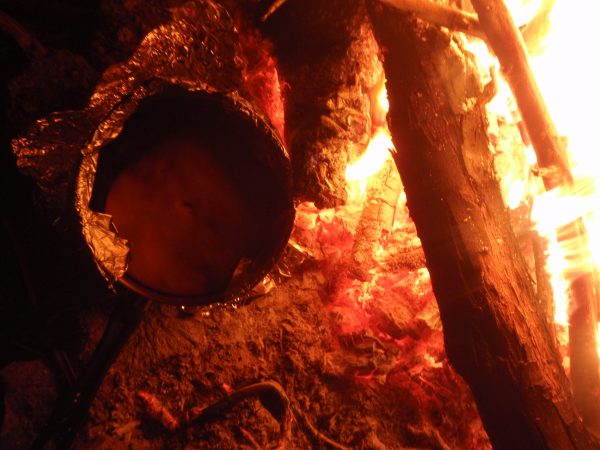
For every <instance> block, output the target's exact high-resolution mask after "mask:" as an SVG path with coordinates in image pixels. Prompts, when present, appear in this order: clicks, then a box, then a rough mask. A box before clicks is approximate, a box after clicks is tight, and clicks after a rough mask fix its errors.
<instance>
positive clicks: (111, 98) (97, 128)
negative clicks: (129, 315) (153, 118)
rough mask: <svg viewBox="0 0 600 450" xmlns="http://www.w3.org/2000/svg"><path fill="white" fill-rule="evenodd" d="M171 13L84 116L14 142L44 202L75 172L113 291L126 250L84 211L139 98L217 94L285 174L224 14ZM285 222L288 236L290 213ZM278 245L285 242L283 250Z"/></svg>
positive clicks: (48, 123) (242, 290)
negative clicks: (263, 141)
mask: <svg viewBox="0 0 600 450" xmlns="http://www.w3.org/2000/svg"><path fill="white" fill-rule="evenodd" d="M171 13H172V20H171V21H170V22H168V23H166V24H163V25H161V26H159V27H158V28H156V29H154V30H152V31H151V32H150V33H149V34H148V35H146V37H145V38H144V39H143V41H142V42H141V44H140V46H139V47H138V49H137V51H136V52H135V53H134V55H133V56H132V57H131V58H130V59H129V60H128V61H126V62H124V63H122V64H118V65H115V66H113V67H110V68H109V69H107V70H106V71H105V73H104V75H103V77H102V79H101V81H100V82H99V84H98V86H97V88H96V90H95V91H94V93H93V95H92V97H91V99H90V103H89V105H88V106H87V108H86V109H85V110H83V111H67V112H58V113H54V114H52V115H50V116H49V117H47V118H44V119H41V120H39V121H37V122H36V123H35V124H34V125H33V126H32V128H31V130H30V131H29V132H28V134H27V135H26V136H24V137H21V138H18V139H15V140H14V141H13V151H14V153H15V155H16V156H17V164H18V166H19V167H20V169H21V170H22V171H24V172H25V173H27V174H29V175H32V176H33V177H34V178H35V179H36V180H37V182H38V186H39V188H40V189H41V191H42V192H43V193H45V194H47V195H48V198H49V199H50V200H49V201H51V200H55V198H54V197H59V198H60V199H63V200H64V198H68V197H69V195H68V182H67V181H65V180H68V179H69V177H70V176H71V174H72V173H73V171H75V170H77V165H79V169H78V175H77V180H76V187H75V207H76V209H77V212H78V213H79V215H80V218H81V225H82V232H83V235H84V237H85V239H86V241H87V243H88V245H89V247H90V249H91V250H92V252H93V255H94V258H95V261H96V264H97V266H98V268H99V269H100V271H101V272H102V274H103V275H104V276H105V278H106V279H107V280H108V281H109V282H110V283H111V284H112V283H114V282H115V281H117V280H118V279H120V278H121V277H123V275H124V274H125V272H126V270H127V256H128V253H129V247H128V244H127V242H126V240H124V239H122V238H120V237H118V236H117V235H116V234H115V233H114V231H113V228H112V225H111V217H110V216H109V215H107V214H103V213H98V212H95V211H92V210H91V209H90V206H89V204H90V199H91V197H92V190H93V186H94V180H95V174H96V169H97V164H98V157H99V151H100V149H101V148H103V147H104V146H105V145H106V144H107V143H108V142H110V141H111V140H113V139H115V138H116V137H117V136H119V134H120V133H121V131H122V129H123V126H124V123H125V121H126V120H127V118H128V117H129V116H130V115H131V114H133V113H134V112H135V110H136V108H137V106H138V105H139V103H140V102H141V101H142V100H143V99H144V98H147V97H149V96H151V95H155V94H158V93H160V92H161V91H162V90H164V89H166V88H167V87H169V86H173V85H175V86H178V87H183V88H185V89H187V90H188V91H199V92H206V93H215V94H218V95H220V96H221V98H222V103H223V106H224V107H225V108H227V109H228V110H231V111H235V112H236V113H237V114H241V115H242V116H244V117H245V118H246V119H247V120H250V121H251V122H252V123H253V124H254V126H256V127H257V128H258V129H259V130H261V132H264V133H265V135H266V136H268V137H269V139H270V141H271V142H272V143H273V148H274V149H275V152H274V154H273V155H264V157H265V158H267V159H268V160H267V161H266V162H267V164H271V165H272V166H273V167H275V165H280V166H281V165H282V162H283V167H282V169H283V170H288V171H289V164H288V162H289V155H288V154H287V151H286V150H285V147H284V145H283V143H282V141H281V139H280V137H279V135H278V133H277V131H276V130H275V129H274V127H273V126H272V125H271V124H270V122H269V121H268V119H266V117H265V116H264V114H263V113H262V112H261V111H259V110H258V109H257V108H256V107H255V106H254V105H253V104H252V103H251V102H250V101H248V100H247V99H246V98H245V97H244V93H243V91H242V88H241V86H243V84H242V62H241V58H240V56H239V55H240V49H239V48H238V43H239V39H237V34H236V33H237V31H236V29H235V26H234V24H233V21H232V19H231V17H230V16H229V14H228V13H227V11H226V10H225V9H224V8H223V7H222V6H220V5H218V4H217V3H215V2H214V1H212V0H194V1H190V2H187V3H185V4H184V5H182V6H181V7H178V8H174V9H172V10H171ZM288 178H289V177H288ZM61 183H62V184H61ZM290 201H291V200H290ZM286 221H287V222H289V224H286V225H285V226H289V228H290V230H291V226H292V222H293V210H292V213H291V216H290V217H288V218H286ZM284 246H285V242H284V243H282V245H281V249H282V250H283V248H284ZM278 256H279V255H278V254H277V255H274V259H273V261H268V262H263V263H262V264H260V265H259V266H260V267H250V268H248V269H247V272H248V271H249V272H253V273H251V274H250V275H248V276H247V277H246V278H247V279H245V277H244V276H242V277H240V279H239V280H237V281H236V280H235V279H234V282H232V286H231V288H230V289H228V291H227V292H226V293H225V295H224V299H227V300H229V299H237V300H240V299H242V298H243V297H244V295H246V294H247V293H248V292H250V291H251V289H252V287H253V286H254V285H255V284H256V283H258V282H259V281H260V280H261V279H262V278H263V277H264V276H265V275H266V273H267V272H268V270H269V269H270V268H271V267H272V265H273V264H274V263H275V259H276V258H277V257H278ZM234 278H235V277H234Z"/></svg>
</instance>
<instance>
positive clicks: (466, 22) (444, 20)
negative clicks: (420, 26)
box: [381, 0, 484, 38]
mask: <svg viewBox="0 0 600 450" xmlns="http://www.w3.org/2000/svg"><path fill="white" fill-rule="evenodd" d="M381 2H382V3H386V4H388V5H390V6H393V7H394V8H396V9H399V10H401V11H407V12H411V13H414V14H415V15H416V16H417V17H419V18H420V19H423V20H425V21H427V22H431V23H433V24H435V25H440V26H442V27H446V28H448V29H450V30H453V31H454V30H456V31H462V32H463V33H467V34H470V35H472V36H477V37H481V38H483V36H484V34H483V32H482V31H481V27H480V26H479V20H478V19H477V16H476V15H475V14H472V13H469V12H467V11H463V10H461V9H457V8H452V7H450V6H445V5H440V4H437V3H434V2H433V1H432V0H381Z"/></svg>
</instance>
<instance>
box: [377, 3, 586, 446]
mask: <svg viewBox="0 0 600 450" xmlns="http://www.w3.org/2000/svg"><path fill="white" fill-rule="evenodd" d="M370 6H371V12H372V17H373V21H374V24H375V31H376V36H377V38H378V40H379V42H380V45H381V46H382V48H383V49H384V58H385V63H384V69H385V72H386V77H387V88H388V94H389V98H390V103H391V106H390V114H389V121H390V126H391V131H392V136H393V139H394V143H395V146H396V148H397V153H396V154H395V159H396V163H397V166H398V169H399V171H400V175H401V177H402V181H403V183H404V186H405V190H406V195H407V199H408V206H409V209H410V213H411V216H412V218H413V220H414V221H415V224H416V227H417V232H418V234H419V237H420V239H421V242H422V244H423V248H424V252H425V256H426V260H427V265H428V268H429V271H430V274H431V280H432V284H433V289H434V292H435V295H436V297H437V301H438V305H439V308H440V312H441V317H442V322H443V326H444V337H445V344H446V352H447V354H448V357H449V360H450V362H451V363H452V364H453V366H454V367H455V368H456V370H457V371H458V372H459V373H460V374H461V375H462V376H463V377H464V378H465V380H466V381H467V383H468V384H469V386H470V387H471V390H472V391H473V394H474V396H475V399H476V401H477V404H478V407H479V411H480V414H481V417H482V419H483V422H484V425H485V427H486V430H487V431H488V433H489V435H490V439H491V441H492V444H493V445H494V447H495V448H498V449H534V448H535V449H538V448H552V449H575V448H577V449H583V448H586V449H587V448H597V443H596V442H595V441H594V439H593V438H592V437H591V435H590V434H589V433H587V432H586V431H585V429H584V427H583V424H582V421H581V419H580V418H579V417H578V415H577V412H576V411H575V407H574V403H573V398H572V395H571V393H570V390H569V383H568V380H567V377H566V375H565V372H564V370H563V368H562V366H561V365H560V360H559V355H558V353H557V350H556V347H555V345H554V341H553V339H552V338H551V334H550V332H549V330H548V324H547V322H546V321H545V319H544V314H543V311H541V310H539V308H537V307H536V305H537V301H536V297H535V294H534V291H533V288H532V283H531V279H530V277H529V275H528V273H527V268H526V264H525V262H524V260H523V257H522V255H521V254H520V252H519V249H518V246H517V243H516V241H515V237H514V235H513V232H512V230H511V227H510V223H509V219H508V215H507V213H506V209H505V207H504V205H503V202H502V198H501V195H500V189H499V186H498V183H497V180H496V178H495V176H494V173H493V161H492V156H491V154H490V152H489V150H488V137H487V134H486V127H487V124H486V119H485V111H484V105H483V104H481V102H479V103H478V102H477V99H478V98H480V92H481V86H477V80H476V75H474V74H473V71H472V68H471V66H470V64H469V61H468V59H467V58H466V56H465V54H463V53H462V52H461V51H460V46H459V43H458V41H457V40H454V39H452V37H451V36H450V35H448V34H446V33H444V32H442V31H440V30H439V29H437V28H434V27H432V26H429V25H427V24H424V23H422V22H419V21H416V20H415V19H414V18H412V17H411V16H410V15H407V14H403V13H397V12H395V11H393V10H391V9H389V8H383V7H380V6H379V5H377V4H376V3H372V4H371V5H370ZM478 92H479V93H478Z"/></svg>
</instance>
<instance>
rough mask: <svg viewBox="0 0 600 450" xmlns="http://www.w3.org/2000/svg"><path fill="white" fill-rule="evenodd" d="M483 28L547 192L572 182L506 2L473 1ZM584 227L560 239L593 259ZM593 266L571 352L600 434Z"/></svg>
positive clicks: (582, 290) (585, 279)
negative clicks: (517, 109)
mask: <svg viewBox="0 0 600 450" xmlns="http://www.w3.org/2000/svg"><path fill="white" fill-rule="evenodd" d="M473 6H474V7H475V10H476V11H477V13H478V15H479V19H480V22H481V26H482V28H483V29H484V31H485V33H486V36H487V38H488V41H489V42H490V44H491V47H492V48H493V50H494V52H495V53H496V55H497V56H498V59H499V60H500V63H501V65H502V67H503V68H504V73H505V76H506V78H507V80H508V82H509V84H510V86H511V89H512V91H513V93H514V96H515V99H516V101H517V104H518V105H519V110H520V111H521V115H522V117H523V121H524V123H525V126H526V127H527V132H528V135H529V137H530V139H531V142H532V144H533V148H534V150H535V152H536V155H537V160H538V163H539V166H540V175H541V176H542V179H543V181H544V186H545V187H546V189H548V190H550V189H553V188H556V187H559V186H567V185H571V184H572V183H573V175H572V174H571V172H570V169H569V162H568V158H567V155H566V145H565V142H564V139H562V138H561V137H560V136H559V134H558V131H557V130H556V127H555V125H554V123H553V121H552V119H551V117H550V114H549V112H548V110H547V107H546V104H545V102H544V100H543V97H542V94H541V92H540V90H539V87H538V85H537V83H536V81H535V77H534V76H533V72H532V70H531V67H530V66H529V61H528V57H527V51H526V49H525V45H524V43H523V40H522V38H521V34H520V33H519V31H518V30H517V28H516V26H515V24H514V22H513V20H512V17H511V15H510V13H509V11H508V9H507V7H506V5H505V4H504V2H503V1H501V0H473ZM585 228H586V227H585V224H584V222H583V220H582V219H578V220H576V221H574V222H572V223H570V224H568V225H565V226H564V227H562V228H561V229H560V230H558V238H559V241H561V240H563V241H564V240H566V239H569V240H574V241H576V242H577V246H578V248H580V249H582V252H584V255H583V259H584V260H585V261H589V258H588V257H586V256H588V255H589V250H588V249H589V242H588V238H587V232H586V229H585ZM594 285H595V281H594V273H593V271H592V268H591V267H586V268H585V270H584V272H583V273H581V274H579V275H577V276H576V277H575V279H573V280H572V281H571V285H570V291H571V305H570V317H569V352H570V357H571V380H572V383H573V393H574V396H575V402H576V404H577V407H578V408H579V410H580V412H581V414H582V415H583V419H584V422H585V423H586V425H587V426H588V427H590V429H592V430H594V432H596V433H600V373H599V372H598V370H599V368H600V363H599V361H598V354H597V350H596V342H597V328H598V325H597V316H596V305H595V302H596V300H595V298H594V297H595V293H594Z"/></svg>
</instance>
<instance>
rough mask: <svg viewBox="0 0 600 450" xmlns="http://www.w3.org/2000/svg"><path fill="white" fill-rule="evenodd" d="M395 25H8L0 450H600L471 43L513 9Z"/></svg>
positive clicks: (352, 15) (242, 9)
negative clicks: (498, 159) (525, 230)
mask: <svg viewBox="0 0 600 450" xmlns="http://www.w3.org/2000/svg"><path fill="white" fill-rule="evenodd" d="M384 3H394V2H387V1H386V2H380V1H374V0H373V1H371V0H369V1H362V0H344V1H341V0H340V1H338V0H332V1H328V2H324V1H320V0H304V1H301V0H287V1H262V0H255V1H248V2H241V1H236V0H222V1H217V0H188V1H183V0H152V1H141V0H95V1H85V2H76V1H69V0H54V1H51V2H38V1H35V0H27V1H13V0H5V1H2V2H0V38H1V40H0V58H1V59H2V62H1V64H0V74H1V76H2V78H3V80H4V83H3V90H2V96H1V97H0V98H1V101H2V113H3V120H2V124H1V127H2V134H1V145H2V153H1V155H2V166H1V167H2V175H1V180H2V181H1V182H2V229H1V233H0V238H1V239H2V246H1V248H0V251H1V254H2V261H5V262H6V264H4V263H3V269H2V280H1V281H2V282H1V283H0V294H1V295H2V297H1V302H0V308H1V314H0V320H1V321H2V326H1V330H2V331H1V334H0V336H1V341H0V357H1V359H0V361H1V369H0V382H1V384H0V394H1V395H2V404H1V407H2V409H1V410H0V416H1V421H2V422H1V431H0V447H1V448H6V449H19V448H76V449H84V448H118V449H120V448H132V449H137V448H149V449H154V448H156V449H159V448H185V449H188V448H189V449H193V448H207V449H208V448H211V449H212V448H221V449H230V448H231V449H234V448H289V449H305V448H339V449H342V448H363V449H384V448H391V449H400V448H422V449H454V448H461V449H463V448H464V449H482V448H490V447H491V446H492V444H493V446H494V448H506V449H509V448H510V449H517V448H524V449H525V448H527V449H531V448H557V449H558V448H560V449H562V448H597V447H596V443H595V440H594V437H593V436H592V434H591V433H589V432H588V431H586V429H585V428H584V427H583V424H582V421H581V419H580V417H579V415H578V413H577V412H576V410H575V406H574V405H575V403H576V402H575V403H574V402H573V398H572V396H571V392H570V388H569V383H568V381H567V378H566V376H565V373H564V371H563V369H562V366H561V365H560V355H559V352H558V350H557V348H556V346H555V345H554V344H555V336H554V334H553V331H552V330H553V328H552V327H553V325H552V324H551V323H549V319H548V310H549V308H550V306H549V305H548V302H547V301H546V302H544V299H543V296H542V295H541V294H540V292H541V291H542V286H541V284H540V282H539V279H540V278H538V283H537V285H536V282H535V281H532V280H533V279H534V278H535V273H536V272H535V270H536V267H535V262H536V260H535V258H534V253H535V252H534V249H532V247H531V243H530V242H529V241H527V242H528V244H524V240H523V239H520V238H518V237H515V232H514V231H513V229H514V230H516V232H517V233H519V220H521V219H522V217H520V216H519V213H518V212H516V213H513V214H512V217H509V214H508V212H507V210H506V208H505V206H504V203H503V199H502V196H501V193H500V188H499V186H498V180H497V176H496V174H495V172H494V160H493V159H494V155H493V154H492V152H490V151H489V150H490V147H493V145H492V144H490V136H489V134H490V131H489V128H488V123H487V121H488V116H487V115H486V112H485V104H486V102H487V101H489V99H490V98H491V96H493V93H494V92H493V88H494V85H493V83H489V84H487V85H486V84H484V83H482V82H481V77H480V75H479V73H478V72H477V68H476V63H475V62H474V60H473V57H472V55H470V54H469V53H468V52H466V51H465V49H464V48H463V41H461V40H460V39H458V38H457V37H456V30H458V31H466V32H468V33H471V34H478V35H479V36H481V35H482V33H483V32H482V29H485V27H486V26H487V25H486V20H488V18H486V15H485V13H483V12H482V11H484V9H485V8H484V6H485V4H488V5H487V6H489V7H490V8H492V9H493V8H495V7H496V6H494V5H498V4H502V2H497V1H484V0H479V1H474V2H473V5H474V7H475V10H477V12H479V19H480V22H477V21H476V19H473V17H475V18H476V16H475V14H470V15H466V14H462V15H459V16H458V18H456V17H455V16H453V15H452V14H454V13H455V12H456V11H457V9H456V8H455V6H457V5H453V6H452V7H448V6H447V5H446V2H431V3H429V2H426V3H429V5H438V8H433V9H431V7H424V9H419V8H417V9H419V11H417V12H416V13H415V12H414V11H413V12H406V11H401V10H398V8H396V7H391V6H389V5H385V4H384ZM408 3H410V2H408ZM414 3H415V4H420V3H419V2H414ZM464 3H465V2H459V4H460V5H458V6H460V7H461V8H464V7H465V5H464ZM411 5H412V3H411ZM490 5H491V6H490ZM413 6H414V5H413ZM421 6H422V5H421ZM490 8H488V9H485V11H488V10H490ZM432 11H433V13H432ZM440 11H441V13H440ZM437 14H441V15H440V16H438V15H437ZM439 17H442V19H444V18H448V17H450V18H453V19H452V20H453V21H452V23H448V22H444V20H441V21H440V19H439ZM498 17H501V16H498ZM467 19H468V20H467ZM474 20H475V22H474ZM474 24H475V25H474ZM475 26H477V29H474V28H473V27H475ZM478 27H481V29H480V28H478ZM448 28H450V30H449V29H448ZM486 30H487V29H486ZM489 40H490V41H492V44H491V45H493V39H492V34H490V35H489ZM501 50H502V49H498V48H495V51H496V52H497V53H498V55H499V56H501V55H502V51H501ZM509 53H510V52H509ZM501 59H502V58H501ZM386 87H387V97H386V94H385V92H386V90H385V89H386ZM388 109H389V113H388ZM524 115H525V114H524ZM507 130H508V127H507V128H506V129H503V131H502V132H503V133H509V131H507ZM511 130H512V131H510V132H512V133H513V135H514V136H518V137H519V139H521V138H524V139H529V138H528V137H527V136H526V135H527V132H525V131H523V129H519V128H518V127H513V128H512V129H511ZM529 131H530V132H531V129H530V130H529ZM523 136H525V137H523ZM494 138H495V140H496V141H498V140H499V139H500V138H498V137H497V136H492V140H494ZM394 146H395V147H396V149H394ZM378 149H379V150H378ZM378 151H379V153H377V152H378ZM373 160H377V161H379V162H378V163H376V164H375V165H376V166H377V167H375V168H372V167H368V166H369V164H371V162H372V161H373ZM369 161H371V162H369ZM511 220H512V224H511ZM434 292H435V295H434ZM550 303H551V302H550ZM459 374H460V375H459ZM575 394H576V396H577V392H575ZM576 401H577V397H576ZM577 407H578V408H580V407H581V404H579V403H578V404H577ZM579 411H580V412H581V411H582V410H581V409H580V410H579ZM585 411H586V410H585V408H583V415H584V419H585V420H586V424H587V425H588V427H590V425H589V424H590V423H594V422H593V418H590V417H589V416H586V415H585ZM590 428H591V429H593V426H592V427H590Z"/></svg>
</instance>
